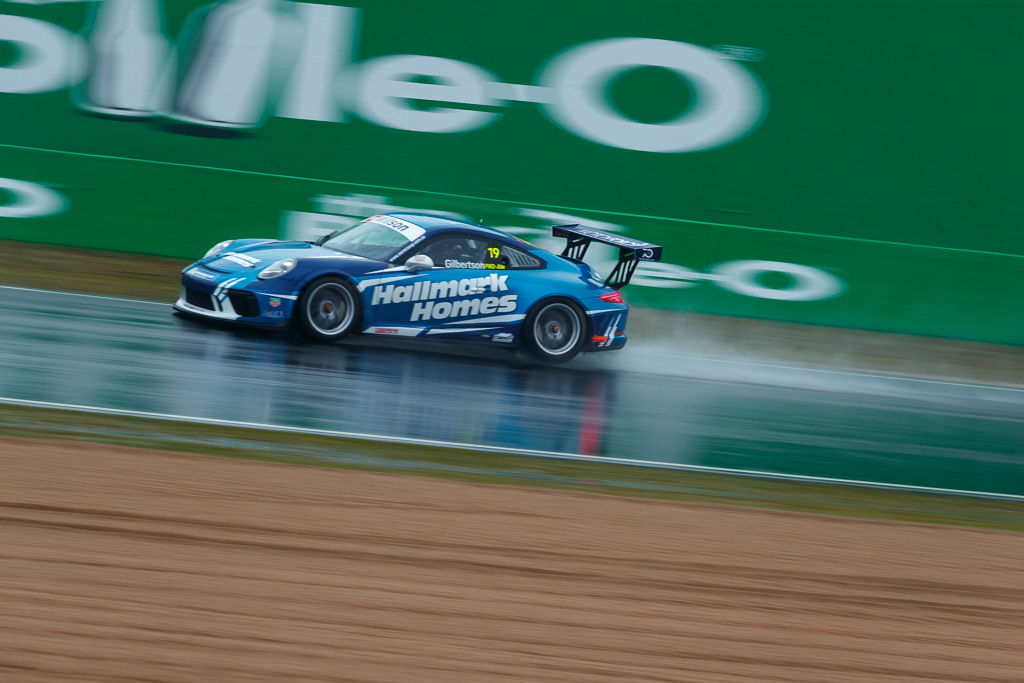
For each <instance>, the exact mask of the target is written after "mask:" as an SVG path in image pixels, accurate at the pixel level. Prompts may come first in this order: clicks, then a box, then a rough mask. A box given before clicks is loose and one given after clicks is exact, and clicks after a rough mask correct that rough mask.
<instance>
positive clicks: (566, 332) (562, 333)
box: [522, 299, 587, 365]
mask: <svg viewBox="0 0 1024 683" xmlns="http://www.w3.org/2000/svg"><path fill="white" fill-rule="evenodd" d="M522 339H523V347H524V350H525V351H526V352H527V353H528V354H529V355H530V356H532V357H533V358H535V359H537V360H540V361H543V362H545V363H549V364H553V365H560V364H562V363H568V362H569V361H570V360H572V359H573V358H575V357H576V354H578V353H579V352H580V349H582V348H583V344H584V343H586V340H587V319H586V317H585V316H584V315H583V311H582V310H580V307H579V306H577V305H576V304H574V303H573V302H571V301H569V300H567V299H548V300H546V301H542V302H540V303H539V304H537V305H536V306H535V307H534V308H533V310H531V311H530V314H529V315H527V316H526V320H524V321H523V331H522Z"/></svg>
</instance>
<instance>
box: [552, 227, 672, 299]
mask: <svg viewBox="0 0 1024 683" xmlns="http://www.w3.org/2000/svg"><path fill="white" fill-rule="evenodd" d="M551 234H552V235H554V236H555V237H564V238H565V249H563V250H562V256H565V257H566V258H570V259H573V260H575V261H582V260H583V257H584V256H586V255H587V249H589V248H590V243H591V242H600V243H602V244H610V245H612V246H613V247H618V248H619V261H618V263H616V264H615V268H613V269H612V272H611V273H609V274H608V277H607V278H605V284H607V285H608V286H609V287H611V288H613V289H619V288H620V287H625V286H626V285H628V284H629V281H630V280H631V279H632V278H633V272H634V271H635V270H636V267H637V265H638V264H639V263H640V262H641V261H660V260H661V247H659V246H658V245H657V244H651V243H650V242H641V241H640V240H634V239H630V238H628V237H623V236H622V235H614V234H612V233H610V232H604V231H603V230H595V229H594V228H587V227H584V226H582V225H556V226H554V227H553V228H551Z"/></svg>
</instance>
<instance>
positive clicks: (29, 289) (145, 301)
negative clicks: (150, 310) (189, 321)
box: [0, 285, 171, 306]
mask: <svg viewBox="0 0 1024 683" xmlns="http://www.w3.org/2000/svg"><path fill="white" fill-rule="evenodd" d="M0 289H13V290H15V291H18V292H39V293H41V294H60V295H62V296H84V297H87V298H89V299H107V300H108V301H130V302H132V303H136V304H152V305H153V306H170V305H171V304H170V303H169V302H166V301H153V300H151V299H130V298H128V297H125V296H106V295H104V294H83V293H82V292H62V291H60V290H58V289H39V288H38V287H15V286H13V285H0Z"/></svg>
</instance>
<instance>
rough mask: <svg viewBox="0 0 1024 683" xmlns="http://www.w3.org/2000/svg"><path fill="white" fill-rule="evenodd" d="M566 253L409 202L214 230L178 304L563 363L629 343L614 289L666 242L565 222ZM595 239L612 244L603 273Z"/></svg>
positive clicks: (240, 317) (315, 333)
mask: <svg viewBox="0 0 1024 683" xmlns="http://www.w3.org/2000/svg"><path fill="white" fill-rule="evenodd" d="M552 233H553V234H554V236H555V237H564V238H565V239H566V247H565V250H564V251H563V252H562V254H561V255H556V254H553V253H550V252H548V251H545V250H543V249H540V248H538V247H536V246H533V245H532V244H529V243H527V242H524V241H523V240H521V239H519V238H517V237H513V236H512V235H508V234H506V233H504V232H501V231H500V230H495V229H493V228H488V227H485V226H482V225H474V224H472V223H466V222H463V221H458V220H453V219H451V218H442V217H438V216H430V215H425V214H416V213H392V214H381V215H378V216H372V217H370V218H367V219H366V220H364V221H361V222H359V223H356V224H355V225H353V226H351V227H349V228H346V229H344V230H338V231H335V232H332V233H330V234H327V235H324V236H323V237H321V238H320V239H318V240H316V241H315V242H297V241H291V242H289V241H279V240H266V239H240V240H232V241H226V242H221V243H220V244H218V245H216V246H215V247H213V248H212V249H210V251H208V252H207V253H206V255H205V256H204V257H203V258H201V259H200V260H198V261H196V262H195V263H193V264H192V265H190V266H189V267H187V268H186V269H185V270H184V271H183V273H182V278H181V297H180V298H179V299H178V301H177V302H175V304H174V308H175V309H176V310H178V311H180V312H183V313H187V314H192V315H196V316H202V317H205V318H213V319H218V320H225V321H234V322H239V323H248V324H256V325H283V324H286V323H289V322H290V323H292V324H293V325H295V326H296V327H297V328H298V329H299V330H300V331H301V332H302V333H304V334H305V335H306V336H308V337H310V338H312V339H314V340H318V341H324V342H333V341H336V340H338V339H341V338H342V337H345V336H347V335H350V334H379V335H395V336H401V337H423V338H427V339H430V338H435V339H452V340H459V341H482V342H487V343H491V344H500V345H511V346H518V347H519V348H522V349H523V350H525V351H527V352H528V353H530V354H531V355H532V356H534V357H535V358H537V359H540V360H542V361H545V362H549V363H562V362H565V361H568V360H569V359H571V358H573V357H574V356H575V355H576V354H578V353H579V352H581V351H613V350H615V349H621V348H622V347H623V346H625V344H626V333H625V329H626V314H627V311H628V308H629V307H628V306H626V304H625V302H624V301H623V300H622V295H621V294H620V293H619V291H618V290H619V289H620V288H621V287H623V286H625V285H626V284H628V282H629V280H630V278H631V277H632V275H633V272H634V270H635V269H636V266H637V264H638V263H639V262H640V261H657V260H659V259H660V258H661V247H659V246H657V245H654V244H649V243H647V242H640V241H638V240H633V239H628V238H625V237H621V236H619V235H614V234H612V233H608V232H602V231H600V230H594V229H591V228H587V227H583V226H579V225H562V226H556V227H554V228H552ZM592 242H601V243H605V244H609V245H612V246H615V247H618V248H619V259H618V262H617V264H616V265H615V268H614V269H613V270H612V272H611V274H610V275H609V276H608V277H607V278H606V279H602V278H601V277H600V276H599V275H598V274H597V272H595V271H594V269H593V268H591V267H590V266H589V265H587V264H586V263H584V262H583V257H584V256H585V254H586V252H587V248H588V247H589V246H590V244H591V243H592Z"/></svg>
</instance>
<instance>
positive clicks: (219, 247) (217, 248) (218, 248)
mask: <svg viewBox="0 0 1024 683" xmlns="http://www.w3.org/2000/svg"><path fill="white" fill-rule="evenodd" d="M232 242H234V240H224V241H223V242H218V243H217V244H216V245H215V246H214V247H213V248H212V249H210V251H208V252H206V254H204V255H203V258H209V257H211V256H213V255H214V254H216V253H217V252H219V251H223V250H224V249H227V248H228V245H229V244H231V243H232Z"/></svg>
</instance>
